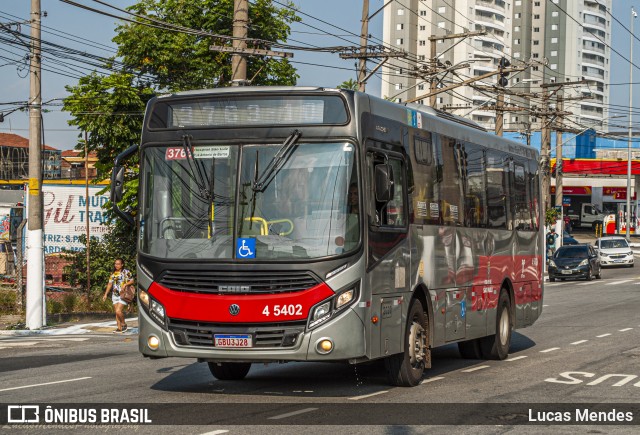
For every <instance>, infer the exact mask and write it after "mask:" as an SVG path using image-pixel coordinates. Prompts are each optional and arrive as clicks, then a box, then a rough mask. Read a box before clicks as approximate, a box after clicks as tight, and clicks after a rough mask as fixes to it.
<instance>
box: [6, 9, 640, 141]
mask: <svg viewBox="0 0 640 435" xmlns="http://www.w3.org/2000/svg"><path fill="white" fill-rule="evenodd" d="M74 1H76V2H77V3H81V4H84V5H87V6H91V7H94V8H97V9H101V10H105V11H110V12H111V13H115V14H117V15H124V14H122V13H121V12H118V11H115V10H113V9H109V8H107V7H105V6H102V5H100V4H98V3H96V2H94V1H92V0H74ZM41 3H42V10H43V13H44V12H45V11H46V17H44V18H43V22H42V25H43V34H42V39H43V40H46V41H51V42H55V43H57V44H60V45H64V46H68V47H72V48H74V49H78V50H83V51H86V52H88V53H91V54H95V55H99V56H103V57H109V56H111V55H113V54H115V44H113V43H112V42H111V39H112V38H113V37H114V36H115V32H114V30H115V27H116V25H117V19H115V18H112V17H107V16H104V15H100V14H97V13H95V12H91V11H87V10H84V9H80V8H78V7H76V6H72V5H70V4H67V3H64V2H62V1H61V0H41ZM109 3H110V4H112V5H114V6H116V7H120V8H125V7H126V6H129V5H131V4H134V3H135V1H134V0H109ZM294 3H295V4H296V5H297V7H298V8H299V10H300V14H299V15H300V17H301V18H302V23H296V24H295V25H294V26H293V32H292V34H291V36H290V39H289V42H290V43H291V44H295V45H307V44H310V45H313V46H335V45H340V46H344V45H358V44H359V38H358V37H357V36H354V34H356V35H357V34H359V33H360V26H361V22H360V20H361V16H362V1H361V0H294ZM385 3H386V1H383V0H370V13H373V12H374V11H376V10H378V9H379V8H381V7H382V6H383V5H384V4H385ZM632 5H633V6H634V7H635V8H636V10H640V0H614V1H613V15H614V16H615V17H616V18H617V19H618V20H620V22H622V23H623V24H624V25H625V26H626V27H627V28H629V27H630V25H631V23H630V20H631V13H630V11H631V6H632ZM29 12H30V1H29V0H0V23H1V24H3V25H4V26H7V25H11V24H10V23H20V22H24V21H26V20H28V19H29ZM635 21H636V23H635V29H636V30H637V31H636V32H635V34H636V35H639V36H640V22H638V19H636V20H635ZM11 28H12V29H14V30H15V29H16V24H13V25H12V27H11ZM21 30H22V32H24V33H27V34H28V33H29V27H28V26H26V25H22V26H21ZM327 33H329V34H331V35H328V34H327ZM369 33H370V34H371V35H372V43H379V42H380V40H381V39H382V13H380V14H378V15H377V16H376V17H375V18H374V19H373V20H372V22H371V23H370V25H369ZM0 36H6V34H5V33H3V34H0ZM630 39H631V35H630V33H629V32H628V31H627V30H625V29H624V28H622V27H621V26H620V25H619V24H618V23H616V22H614V23H613V24H612V44H611V45H612V46H613V47H615V49H616V50H617V51H618V52H619V53H620V54H621V55H622V56H624V57H625V58H626V59H629V47H630ZM635 42H636V44H635V45H634V49H635V50H636V53H635V56H634V64H635V65H638V66H639V67H640V50H639V49H640V44H638V42H640V40H636V41H635ZM0 44H1V48H2V49H0V83H1V85H0V89H1V92H0V113H3V114H5V120H4V122H3V123H0V132H2V133H15V134H18V135H21V136H24V137H28V134H29V131H28V128H29V119H28V114H27V113H26V112H22V111H17V112H14V113H11V114H10V115H6V114H7V112H8V111H9V110H11V109H13V108H14V107H15V103H16V102H26V101H27V99H28V97H29V77H28V65H27V64H26V63H25V62H24V60H21V59H24V56H25V55H26V54H27V50H26V49H21V48H16V47H15V46H7V45H6V44H5V43H3V42H1V41H0ZM626 59H623V58H622V57H621V56H619V55H618V54H615V53H613V52H612V54H611V60H610V62H611V64H612V73H611V83H612V84H613V85H612V86H611V94H610V102H611V104H617V105H621V106H625V107H627V106H628V98H629V86H628V85H618V84H619V83H629V62H628V60H626ZM52 60H53V61H57V62H59V61H60V59H55V58H54V59H52ZM291 60H292V62H293V64H294V66H295V67H296V68H297V70H298V74H299V75H300V78H299V79H298V85H301V86H325V87H336V86H338V85H339V84H340V83H342V82H343V81H345V80H348V79H355V78H356V72H355V62H356V61H355V60H353V59H351V60H343V59H340V58H339V56H338V54H335V53H315V52H305V51H294V57H293V59H291ZM43 66H44V67H45V68H49V69H51V71H43V79H42V97H43V98H42V100H43V101H45V102H46V101H50V100H53V101H51V103H50V104H51V105H47V106H45V108H46V109H47V110H48V112H45V113H44V114H43V118H44V135H45V136H44V140H45V143H46V144H47V145H50V146H53V147H55V148H58V149H62V150H66V149H72V148H73V147H74V146H75V145H76V143H77V142H78V134H79V132H78V131H77V130H76V129H74V128H73V127H70V126H69V125H68V124H67V121H68V119H69V116H68V114H67V113H64V112H61V107H60V106H59V105H57V104H60V100H59V99H61V98H64V97H65V96H66V95H67V92H66V90H65V85H75V84H76V83H77V80H78V77H79V76H80V75H85V74H88V73H90V71H91V70H90V69H85V68H87V67H86V66H85V68H82V67H80V66H78V65H74V66H71V65H69V64H68V63H67V66H63V65H60V64H55V63H47V62H46V61H45V63H44V65H43ZM69 67H71V68H72V69H71V70H70V69H69ZM54 69H55V70H57V73H56V72H55V71H53V70H54ZM639 69H640V68H636V67H634V72H633V73H634V77H635V79H633V81H634V82H640V70H639ZM60 72H64V74H67V75H71V76H72V77H68V76H65V75H62V74H60ZM385 79H388V78H385ZM380 88H381V78H380V77H379V76H377V77H374V78H372V79H370V80H369V82H368V84H367V92H368V93H370V94H372V95H376V96H380ZM633 91H634V92H633V95H634V98H633V100H634V104H633V106H634V107H638V108H640V87H637V86H634V90H633ZM636 110H638V113H639V114H637V115H634V116H635V118H634V124H636V123H638V124H636V125H640V109H636ZM619 112H620V113H615V115H617V116H621V114H623V113H625V112H626V109H624V108H620V110H619ZM610 116H614V111H613V110H612V111H611V113H610ZM613 122H615V123H617V124H626V122H627V120H626V118H617V119H616V120H615V121H612V123H613ZM123 146H124V145H123Z"/></svg>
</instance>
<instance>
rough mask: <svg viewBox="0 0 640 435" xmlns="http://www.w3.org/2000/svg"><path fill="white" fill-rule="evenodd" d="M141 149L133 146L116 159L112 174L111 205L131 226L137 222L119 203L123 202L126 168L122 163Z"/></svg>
mask: <svg viewBox="0 0 640 435" xmlns="http://www.w3.org/2000/svg"><path fill="white" fill-rule="evenodd" d="M138 149H139V145H132V146H130V147H129V148H127V149H126V150H124V151H123V152H121V153H120V154H118V156H117V157H116V160H115V162H114V164H113V172H112V173H111V204H113V212H114V213H115V214H116V215H117V216H118V217H120V218H121V219H122V220H124V221H125V222H126V223H128V224H129V225H130V226H134V225H135V222H134V220H133V216H132V215H131V213H127V212H125V211H123V210H121V209H120V207H119V206H118V202H120V201H122V193H123V190H124V170H125V168H124V166H123V165H122V162H123V161H124V160H126V159H127V158H129V157H130V156H131V155H133V154H134V153H136V152H137V151H138Z"/></svg>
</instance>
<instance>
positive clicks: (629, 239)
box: [625, 6, 638, 242]
mask: <svg viewBox="0 0 640 435" xmlns="http://www.w3.org/2000/svg"><path fill="white" fill-rule="evenodd" d="M637 16H638V14H637V13H636V11H635V10H634V9H633V6H632V7H631V46H630V48H629V65H630V66H629V141H628V143H627V220H626V222H625V223H626V228H627V233H626V237H627V241H628V242H630V241H631V236H630V234H631V233H630V231H631V137H632V130H631V126H632V124H631V121H632V119H633V111H632V110H631V106H632V103H633V38H634V37H635V35H634V34H633V22H634V21H635V18H636V17H637ZM636 231H637V229H636Z"/></svg>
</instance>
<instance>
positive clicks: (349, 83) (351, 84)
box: [338, 79, 358, 91]
mask: <svg viewBox="0 0 640 435" xmlns="http://www.w3.org/2000/svg"><path fill="white" fill-rule="evenodd" d="M338 89H349V90H352V91H357V90H358V81H357V80H354V79H349V80H345V81H344V82H342V83H340V84H339V85H338Z"/></svg>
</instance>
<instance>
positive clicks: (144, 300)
mask: <svg viewBox="0 0 640 435" xmlns="http://www.w3.org/2000/svg"><path fill="white" fill-rule="evenodd" d="M138 298H139V299H140V302H142V303H143V304H144V305H145V306H146V307H147V308H149V293H147V292H146V291H144V290H140V293H139V294H138Z"/></svg>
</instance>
